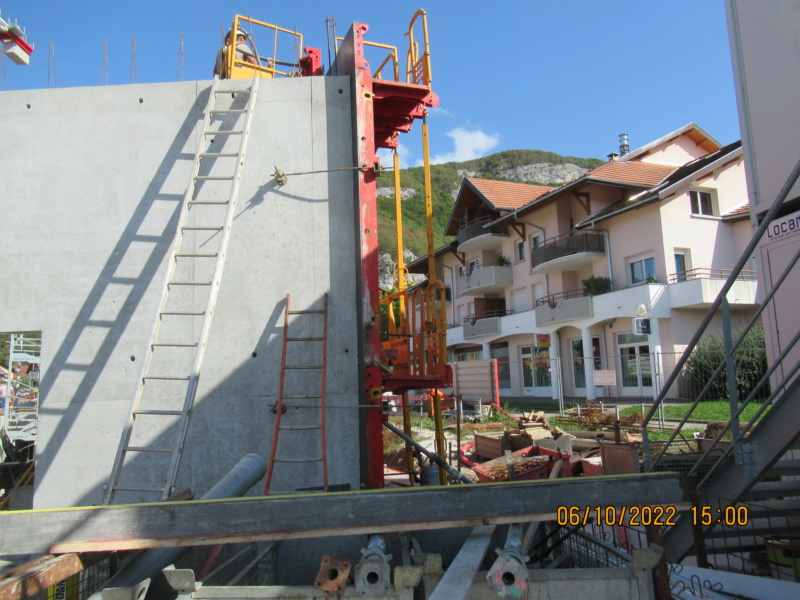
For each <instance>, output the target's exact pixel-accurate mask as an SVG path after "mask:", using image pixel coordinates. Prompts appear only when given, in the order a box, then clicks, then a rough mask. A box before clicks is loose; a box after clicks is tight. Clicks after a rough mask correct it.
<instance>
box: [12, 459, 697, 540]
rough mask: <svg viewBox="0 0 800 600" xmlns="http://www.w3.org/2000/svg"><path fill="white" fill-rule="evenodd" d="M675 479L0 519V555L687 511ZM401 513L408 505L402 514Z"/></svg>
mask: <svg viewBox="0 0 800 600" xmlns="http://www.w3.org/2000/svg"><path fill="white" fill-rule="evenodd" d="M687 498H688V494H687V493H686V491H685V489H684V484H683V481H682V478H681V476H680V475H679V474H677V473H645V474H637V475H623V476H617V477H602V478H592V479H590V478H574V479H573V478H565V479H558V480H554V481H549V480H539V481H517V482H503V483H487V484H478V485H454V486H444V487H435V488H427V487H416V488H405V489H399V488H387V489H382V490H365V491H357V492H333V493H327V494H325V493H317V494H302V495H301V494H298V495H291V496H269V497H255V498H254V497H248V498H235V499H224V500H194V501H190V502H159V503H152V504H135V505H122V506H92V507H81V508H68V509H49V510H34V511H18V512H7V513H4V514H1V515H0V531H2V532H3V534H2V535H0V555H3V554H44V553H47V552H48V551H51V552H53V553H62V552H77V551H103V550H133V549H141V548H164V547H173V546H201V545H208V544H221V543H233V542H248V541H268V540H283V539H298V538H315V537H328V536H340V535H358V534H375V533H388V532H393V531H397V532H400V531H416V530H422V529H445V528H449V527H474V526H476V525H487V524H489V525H494V524H504V523H514V522H520V521H536V520H552V519H554V518H555V513H556V511H557V510H558V507H559V506H562V505H564V504H567V505H570V506H579V507H589V508H590V510H591V509H592V508H594V507H596V506H600V507H607V506H632V505H634V504H635V505H637V506H655V505H662V506H666V505H672V506H678V508H680V509H681V510H685V509H686V508H688V506H689V505H688V503H687V502H685V500H686V499H687ZM408 506H414V510H413V511H409V510H407V509H408Z"/></svg>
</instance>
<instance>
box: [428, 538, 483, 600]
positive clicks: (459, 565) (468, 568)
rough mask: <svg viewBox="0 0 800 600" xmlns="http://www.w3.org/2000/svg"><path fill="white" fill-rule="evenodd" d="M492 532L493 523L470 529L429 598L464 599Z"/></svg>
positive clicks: (432, 599) (440, 599) (479, 565)
mask: <svg viewBox="0 0 800 600" xmlns="http://www.w3.org/2000/svg"><path fill="white" fill-rule="evenodd" d="M493 533H494V525H484V526H482V527H476V528H475V529H473V530H472V533H471V534H470V535H469V537H468V538H467V541H466V542H464V545H463V546H462V547H461V550H459V552H458V554H457V555H456V557H455V559H454V560H453V562H452V564H451V565H450V566H449V567H448V568H447V571H445V573H444V576H443V577H442V579H441V580H440V581H439V585H437V586H436V589H435V590H433V593H432V594H431V595H430V599H429V600H464V599H465V598H466V597H467V595H468V594H469V590H470V588H471V587H472V580H473V579H475V574H476V573H477V572H478V569H480V568H481V563H483V558H484V557H485V556H486V551H487V550H488V549H489V542H491V541H492V534H493Z"/></svg>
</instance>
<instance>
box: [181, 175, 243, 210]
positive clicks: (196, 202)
mask: <svg viewBox="0 0 800 600" xmlns="http://www.w3.org/2000/svg"><path fill="white" fill-rule="evenodd" d="M230 179H233V177H230ZM195 204H207V205H209V206H225V205H226V204H228V201H227V200H224V201H223V200H220V201H219V202H198V201H196V200H192V201H191V202H189V206H193V205H195Z"/></svg>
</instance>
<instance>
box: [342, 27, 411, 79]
mask: <svg viewBox="0 0 800 600" xmlns="http://www.w3.org/2000/svg"><path fill="white" fill-rule="evenodd" d="M343 41H344V38H343V37H338V36H337V37H336V54H338V53H339V44H340V43H341V42H343ZM364 45H365V46H369V47H371V48H382V49H384V50H389V54H387V55H386V58H384V59H383V62H382V63H381V64H380V66H379V67H378V68H377V69H375V71H374V72H373V73H372V78H373V79H380V80H383V74H382V73H383V69H384V67H385V66H386V65H387V64H388V63H389V61H391V62H392V78H393V79H392V81H400V59H399V58H398V53H397V48H396V47H395V46H388V45H386V44H379V43H377V42H368V41H367V40H364Z"/></svg>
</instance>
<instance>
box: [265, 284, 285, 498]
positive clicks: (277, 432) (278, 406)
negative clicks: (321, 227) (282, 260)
mask: <svg viewBox="0 0 800 600" xmlns="http://www.w3.org/2000/svg"><path fill="white" fill-rule="evenodd" d="M289 303H290V295H289V294H286V307H285V308H284V315H283V349H282V351H281V375H280V381H279V383H278V401H277V403H276V404H275V432H274V433H273V435H272V450H271V451H270V455H269V467H268V469H267V481H266V483H265V484H264V495H265V496H266V495H267V494H269V486H270V484H271V483H272V473H273V471H274V469H275V452H276V451H277V449H278V435H280V426H281V413H282V412H283V384H284V382H285V380H286V379H285V376H286V346H287V338H288V337H289Z"/></svg>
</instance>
